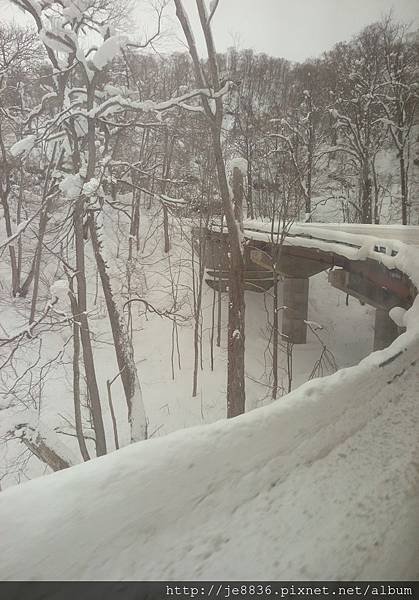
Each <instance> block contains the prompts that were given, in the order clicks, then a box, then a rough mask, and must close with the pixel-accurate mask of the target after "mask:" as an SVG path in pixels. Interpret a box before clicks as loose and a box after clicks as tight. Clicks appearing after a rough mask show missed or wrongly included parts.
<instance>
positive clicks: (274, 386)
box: [272, 269, 279, 400]
mask: <svg viewBox="0 0 419 600" xmlns="http://www.w3.org/2000/svg"><path fill="white" fill-rule="evenodd" d="M273 278H274V288H273V332H272V333H273V334H272V344H273V347H272V375H273V384H272V399H273V400H276V397H277V395H278V343H279V323H278V274H277V272H276V269H274V272H273Z"/></svg>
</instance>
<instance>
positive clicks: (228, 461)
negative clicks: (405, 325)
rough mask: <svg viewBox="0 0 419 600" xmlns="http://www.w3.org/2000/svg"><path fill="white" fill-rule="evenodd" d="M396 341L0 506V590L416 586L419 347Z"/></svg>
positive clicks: (46, 481)
mask: <svg viewBox="0 0 419 600" xmlns="http://www.w3.org/2000/svg"><path fill="white" fill-rule="evenodd" d="M406 342H407V334H406V335H405V336H404V339H403V338H400V339H399V340H398V341H397V342H396V343H395V344H393V347H391V348H390V349H388V350H386V351H383V352H380V353H376V354H374V355H373V356H371V357H368V358H367V359H365V360H364V361H363V362H362V363H361V365H359V366H358V367H353V368H350V369H347V370H344V371H342V372H340V373H338V374H336V375H333V376H331V377H329V378H327V379H324V380H316V381H314V382H311V383H309V384H306V385H304V386H303V387H302V388H300V389H299V390H297V391H296V392H294V393H292V394H290V395H289V396H287V397H286V398H283V399H282V400H280V401H278V402H276V403H275V404H273V405H271V406H269V407H265V408H262V409H259V410H257V411H253V412H252V413H249V414H246V415H243V416H242V417H239V418H237V419H235V420H234V421H229V422H219V423H216V424H214V425H210V426H205V427H198V428H193V429H189V430H188V431H182V432H177V433H173V434H170V435H169V436H167V437H166V438H164V439H160V440H155V441H153V440H151V441H149V442H146V443H139V444H136V445H133V446H130V447H128V448H124V449H122V450H120V451H119V452H117V453H114V454H112V455H110V456H107V457H104V458H100V459H97V460H95V461H93V462H90V463H86V464H84V465H80V466H77V467H74V468H73V469H70V470H68V471H63V472H60V473H57V474H54V475H50V476H48V477H46V478H42V479H39V480H35V481H32V482H30V483H28V484H25V485H23V486H19V487H18V488H13V489H10V490H8V491H5V492H4V493H3V494H1V496H0V523H1V525H0V549H1V552H2V561H1V566H0V576H1V577H2V578H3V579H12V578H21V579H26V578H28V579H33V578H34V579H160V578H161V579H166V578H167V579H183V578H186V579H212V578H214V579H243V578H246V579H281V578H282V579H292V578H296V579H305V578H308V579H311V578H313V579H316V578H317V579H333V578H336V579H364V580H365V579H368V578H372V579H380V578H386V579H398V578H401V579H414V578H415V577H417V576H419V570H418V563H417V556H418V552H419V540H418V537H417V535H416V533H415V529H414V528H412V523H415V522H417V520H418V518H419V503H418V495H419V480H418V470H417V464H418V438H417V431H418V424H419V406H418V403H417V398H416V392H417V389H418V386H419V377H418V373H417V369H415V368H414V367H413V365H414V364H415V362H414V360H415V359H416V357H417V355H418V351H419V344H418V342H417V341H415V342H412V341H410V343H409V345H408V350H406V345H407V344H406ZM399 349H403V353H402V355H401V356H399V357H398V358H396V359H395V360H393V361H392V362H391V363H390V364H388V365H387V366H384V367H380V366H379V364H382V363H383V362H384V361H385V360H386V359H387V358H388V357H394V355H395V354H397V352H398V351H399ZM403 369H405V375H404V377H403V378H399V377H398V375H399V374H400V372H401V370H403ZM23 531H24V532H25V535H20V534H19V535H17V532H23Z"/></svg>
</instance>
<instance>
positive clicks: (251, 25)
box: [0, 0, 419, 61]
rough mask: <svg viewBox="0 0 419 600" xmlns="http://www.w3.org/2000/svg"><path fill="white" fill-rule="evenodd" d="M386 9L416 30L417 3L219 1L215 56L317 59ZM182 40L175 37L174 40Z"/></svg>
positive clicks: (140, 14) (170, 24)
mask: <svg viewBox="0 0 419 600" xmlns="http://www.w3.org/2000/svg"><path fill="white" fill-rule="evenodd" d="M76 1H77V0H76ZM135 4H136V8H135V10H134V15H133V16H134V18H133V22H135V23H136V24H137V27H135V29H137V31H138V30H140V31H141V30H142V29H143V27H144V26H146V27H147V30H148V31H149V32H152V31H153V25H152V23H153V22H152V17H151V13H150V10H145V11H144V6H145V5H146V4H147V0H135ZM170 4H172V3H170ZM184 6H185V8H186V9H187V10H188V12H189V14H190V19H191V22H192V24H193V25H194V26H195V29H196V31H197V35H196V38H197V42H198V45H199V46H200V47H201V49H202V48H203V44H202V41H201V39H200V36H199V35H198V27H197V24H198V21H197V15H196V12H195V10H194V6H195V0H184ZM391 9H392V10H393V13H394V16H395V18H396V19H398V20H402V21H405V22H408V23H411V22H412V23H413V27H414V28H415V29H417V28H419V1H418V0H220V4H219V8H218V10H217V13H216V15H215V17H214V20H213V29H214V37H215V41H216V47H217V50H218V51H220V52H221V51H224V50H226V49H227V48H228V47H229V46H233V45H234V46H237V47H238V48H239V49H243V48H253V49H254V50H255V51H256V52H266V53H267V54H270V55H273V56H281V57H284V58H287V59H289V60H293V61H301V60H304V59H306V58H310V57H315V56H319V55H320V54H321V53H322V52H324V51H325V50H328V49H330V48H331V47H332V46H333V45H334V44H335V43H336V42H339V41H343V40H347V39H350V38H351V37H352V36H353V35H354V34H356V33H357V32H358V31H360V30H361V29H362V28H363V27H364V26H365V25H367V24H369V23H371V22H373V21H375V20H378V19H380V17H382V16H383V15H385V14H386V13H388V11H389V10H391ZM0 14H1V15H3V17H4V18H6V19H7V20H10V19H13V18H17V20H19V21H21V20H22V17H20V16H18V10H17V9H16V8H14V7H13V5H12V3H11V1H10V0H0ZM176 26H177V23H176V19H175V17H174V10H173V7H170V6H169V10H168V16H167V18H166V21H165V27H166V29H171V30H172V31H173V32H174V31H175V28H176ZM133 29H134V27H133ZM181 39H182V34H181V33H180V32H179V33H178V40H181ZM180 47H181V42H180V41H176V39H175V37H174V34H173V36H172V38H171V39H170V40H169V39H167V41H166V42H165V44H164V46H161V48H164V49H166V50H168V49H173V48H180Z"/></svg>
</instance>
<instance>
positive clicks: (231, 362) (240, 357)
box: [174, 0, 245, 417]
mask: <svg viewBox="0 0 419 600" xmlns="http://www.w3.org/2000/svg"><path fill="white" fill-rule="evenodd" d="M174 1H175V6H176V15H177V17H178V19H179V22H180V24H181V26H182V29H183V32H184V34H185V37H186V40H187V43H188V47H189V53H190V55H191V58H192V61H193V65H194V70H195V79H196V83H197V85H198V86H199V87H200V88H201V89H202V88H207V87H208V85H207V83H206V79H205V77H204V74H203V72H202V66H201V62H200V58H199V55H198V51H197V48H196V44H195V39H194V35H193V32H192V30H191V27H190V22H189V19H188V17H187V15H186V13H185V10H184V8H183V3H182V0H174ZM196 4H197V8H198V14H199V20H200V24H201V29H202V32H203V34H204V38H205V44H206V48H207V53H208V70H209V74H210V80H211V87H212V90H213V92H215V93H217V92H218V91H220V89H221V85H220V78H219V73H218V64H217V53H216V50H215V46H214V40H213V36H212V31H211V21H210V18H209V15H208V13H207V9H206V5H205V3H204V0H196ZM201 100H202V103H203V108H204V113H205V115H206V118H207V120H208V123H209V126H210V131H211V136H212V146H213V150H214V157H215V163H216V167H217V175H218V184H219V189H220V196H221V199H222V202H223V209H224V214H225V217H226V221H227V228H228V234H229V242H230V285H229V327H228V329H229V339H228V369H227V415H228V416H229V417H233V416H236V415H238V414H240V413H242V412H244V409H245V383H244V348H245V345H244V344H245V320H244V310H245V304H244V286H243V254H242V251H243V247H242V235H241V232H240V226H239V223H238V222H237V221H236V218H235V214H234V208H233V204H232V201H231V198H230V190H229V186H228V182H227V175H226V168H225V163H224V158H223V151H222V147H221V133H222V123H223V112H224V109H223V99H222V97H220V96H217V97H216V98H215V99H214V100H213V107H212V106H211V105H210V103H209V101H208V99H207V98H206V97H205V96H202V97H201ZM236 201H237V202H238V203H239V202H240V204H242V202H243V200H242V198H237V199H236Z"/></svg>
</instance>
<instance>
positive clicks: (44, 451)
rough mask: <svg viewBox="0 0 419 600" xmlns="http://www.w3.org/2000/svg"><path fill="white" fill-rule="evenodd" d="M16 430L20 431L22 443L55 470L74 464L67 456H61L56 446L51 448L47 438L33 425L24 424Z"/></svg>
mask: <svg viewBox="0 0 419 600" xmlns="http://www.w3.org/2000/svg"><path fill="white" fill-rule="evenodd" d="M16 430H18V431H19V440H20V441H21V442H22V444H25V446H26V447H27V448H29V450H30V451H31V452H32V454H34V455H35V456H36V457H38V458H39V460H41V461H42V462H43V463H45V464H46V465H48V466H49V467H50V468H51V469H52V470H53V471H61V470H62V469H68V468H69V467H71V466H72V464H71V463H70V462H69V461H68V460H67V459H66V458H64V457H62V456H60V454H59V453H58V452H57V451H56V450H55V449H54V448H51V446H49V445H48V443H47V441H46V439H44V438H43V437H42V434H41V433H40V432H39V431H36V430H35V429H34V428H33V427H32V426H30V425H22V426H18V427H16ZM27 433H29V435H27Z"/></svg>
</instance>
